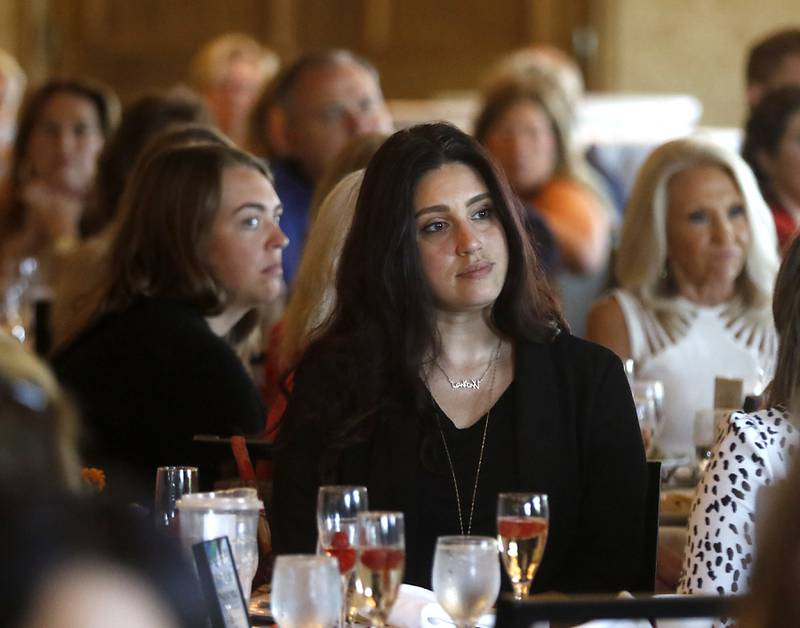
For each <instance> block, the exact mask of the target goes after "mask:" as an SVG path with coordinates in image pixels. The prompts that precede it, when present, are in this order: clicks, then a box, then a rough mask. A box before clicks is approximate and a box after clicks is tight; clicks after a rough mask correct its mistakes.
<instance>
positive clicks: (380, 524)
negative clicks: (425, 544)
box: [356, 511, 406, 628]
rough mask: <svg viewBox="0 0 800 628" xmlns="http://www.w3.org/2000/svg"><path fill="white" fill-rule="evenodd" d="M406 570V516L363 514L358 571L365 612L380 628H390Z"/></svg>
mask: <svg viewBox="0 0 800 628" xmlns="http://www.w3.org/2000/svg"><path fill="white" fill-rule="evenodd" d="M405 566H406V549H405V528H404V521H403V513H401V512H377V511H375V512H372V511H367V512H362V513H360V514H359V515H358V561H357V565H356V570H357V572H358V579H359V583H360V587H361V591H360V594H361V596H362V598H363V601H364V606H363V611H364V613H365V614H366V615H367V617H368V618H369V619H370V621H371V623H372V625H373V626H377V628H383V627H384V626H385V625H386V619H387V618H388V617H389V613H390V612H391V610H392V606H393V605H394V603H395V600H396V599H397V594H398V592H399V590H400V583H401V582H402V581H403V572H404V571H405Z"/></svg>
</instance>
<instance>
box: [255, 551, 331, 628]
mask: <svg viewBox="0 0 800 628" xmlns="http://www.w3.org/2000/svg"><path fill="white" fill-rule="evenodd" d="M270 606H271V609H272V615H273V617H275V621H276V622H278V626H279V627H280V628H309V627H314V628H327V627H328V626H331V625H333V624H335V623H336V621H337V620H338V619H339V609H340V608H341V606H342V586H341V578H340V577H339V569H338V567H337V565H336V561H335V560H334V559H333V558H331V557H330V556H311V555H308V556H306V555H301V554H294V555H291V554H289V555H284V556H278V557H277V558H276V559H275V566H274V568H273V571H272V592H271V596H270Z"/></svg>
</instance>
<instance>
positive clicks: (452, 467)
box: [436, 344, 501, 536]
mask: <svg viewBox="0 0 800 628" xmlns="http://www.w3.org/2000/svg"><path fill="white" fill-rule="evenodd" d="M500 346H501V345H500V344H498V345H497V350H496V351H495V355H494V357H493V358H492V360H491V362H490V363H489V366H490V367H492V366H493V367H494V368H492V377H491V379H490V380H489V403H490V404H491V402H492V393H493V392H494V380H495V377H496V375H497V358H498V356H499V353H500ZM442 372H444V371H442ZM486 372H487V373H488V369H487V371H486ZM446 375H447V374H445V376H446ZM483 375H484V376H485V375H486V373H484V374H483ZM448 379H449V378H448ZM481 379H483V377H481ZM451 383H452V382H451ZM491 413H492V407H491V405H490V406H489V409H488V410H487V411H486V423H485V424H484V426H483V437H482V438H481V451H480V454H478V468H477V469H476V470H475V484H474V485H473V486H472V503H470V506H469V519H468V520H467V536H469V535H470V534H471V533H472V515H473V514H474V512H475V498H476V496H477V495H478V479H479V478H480V476H481V464H482V463H483V450H484V448H485V447H486V433H487V432H488V431H489V417H490V416H491ZM441 420H442V419H441V417H440V416H439V413H438V412H437V413H436V425H437V427H438V428H439V434H440V435H441V436H442V444H443V445H444V452H445V454H447V462H448V464H449V465H450V473H451V474H452V476H453V488H454V489H455V491H456V507H457V508H458V527H459V529H460V530H461V536H464V517H463V515H462V512H461V494H460V493H459V491H458V480H457V479H456V468H455V465H453V459H452V457H451V456H450V448H449V447H448V446H447V439H446V438H445V437H444V430H443V429H442V423H441Z"/></svg>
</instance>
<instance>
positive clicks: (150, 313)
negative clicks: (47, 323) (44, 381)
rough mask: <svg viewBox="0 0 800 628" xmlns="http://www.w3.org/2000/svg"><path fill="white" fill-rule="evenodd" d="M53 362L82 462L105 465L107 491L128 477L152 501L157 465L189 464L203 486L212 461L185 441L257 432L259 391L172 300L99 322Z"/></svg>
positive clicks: (202, 325) (148, 302) (192, 314)
mask: <svg viewBox="0 0 800 628" xmlns="http://www.w3.org/2000/svg"><path fill="white" fill-rule="evenodd" d="M54 366H55V370H56V374H57V375H58V377H59V379H60V380H61V382H62V383H63V384H64V385H65V386H66V387H67V389H68V390H70V391H71V392H72V393H73V394H74V396H75V397H76V399H77V401H78V404H79V407H80V409H81V411H82V415H83V418H84V424H85V428H86V429H85V431H86V432H87V434H86V436H87V438H86V446H85V448H84V452H83V453H84V458H85V461H86V462H87V464H91V465H95V466H100V467H103V468H104V469H105V470H106V473H107V475H108V476H109V485H110V486H113V485H114V480H115V479H117V478H119V479H121V478H122V477H127V479H128V480H133V482H134V483H135V484H138V489H139V490H140V491H142V493H143V494H144V495H145V496H147V495H149V496H152V491H153V485H154V480H155V469H156V467H157V466H160V465H187V464H193V465H200V466H201V467H204V468H203V469H201V472H200V476H201V477H200V481H201V483H202V484H204V485H206V486H207V485H208V482H209V481H210V480H211V479H212V478H211V477H209V475H208V472H212V471H213V464H212V466H208V465H209V464H210V463H211V461H210V460H209V456H208V455H207V453H208V452H207V451H205V452H204V451H203V450H202V448H198V447H197V446H196V445H193V444H192V436H193V435H194V434H218V435H231V434H235V433H243V434H250V433H255V432H257V431H259V430H261V429H263V427H264V417H265V415H264V408H263V405H262V402H261V399H260V397H259V394H258V391H257V390H256V388H255V386H254V384H253V382H252V379H251V378H250V377H249V375H248V374H247V373H246V371H245V370H244V367H243V366H242V364H241V362H240V360H239V358H238V357H237V356H236V354H235V353H234V351H233V350H232V348H231V347H230V346H229V345H228V343H227V342H226V341H225V340H223V339H222V338H220V337H218V336H217V335H215V334H214V333H213V332H212V331H211V329H210V328H209V326H208V324H207V322H206V320H205V318H204V317H203V315H202V314H201V313H200V312H199V311H198V310H196V309H195V308H193V307H191V306H188V305H185V304H181V303H178V302H175V301H169V300H164V299H142V300H140V301H138V302H137V303H135V304H134V305H132V306H131V307H130V308H128V309H127V310H125V311H123V312H119V313H113V314H109V315H107V316H104V317H103V318H101V319H100V320H99V321H98V322H97V323H96V324H94V325H93V326H92V327H91V328H89V329H88V330H87V331H86V332H84V333H83V334H82V335H81V336H79V337H78V338H77V339H76V340H75V341H74V342H73V343H72V344H70V345H69V346H68V347H66V349H65V350H64V351H62V352H61V353H60V354H59V355H57V356H56V358H55V360H54ZM227 453H228V452H227V451H223V449H222V448H220V450H219V452H216V454H214V453H212V454H211V458H216V457H218V456H219V455H225V456H226V457H227ZM204 471H206V474H205V477H204V473H203V472H204Z"/></svg>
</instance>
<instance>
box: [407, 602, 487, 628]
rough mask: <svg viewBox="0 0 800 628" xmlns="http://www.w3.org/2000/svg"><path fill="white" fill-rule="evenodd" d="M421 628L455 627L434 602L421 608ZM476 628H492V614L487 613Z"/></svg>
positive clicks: (448, 616)
mask: <svg viewBox="0 0 800 628" xmlns="http://www.w3.org/2000/svg"><path fill="white" fill-rule="evenodd" d="M420 626H421V628H449V627H450V626H455V623H454V622H453V620H452V619H450V615H448V614H447V613H446V612H445V610H444V609H443V608H442V607H441V606H440V605H439V604H438V603H436V602H431V603H430V604H426V605H425V606H423V607H422V611H421V612H420ZM478 628H494V614H493V613H487V614H486V615H483V616H482V617H481V618H480V619H479V620H478Z"/></svg>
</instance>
